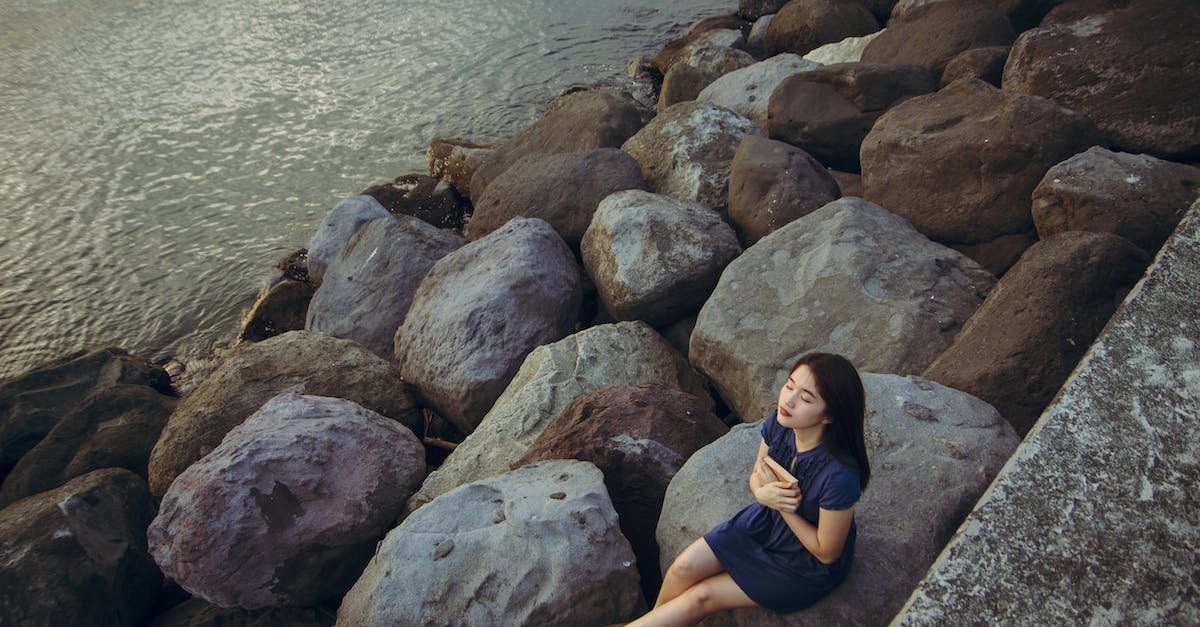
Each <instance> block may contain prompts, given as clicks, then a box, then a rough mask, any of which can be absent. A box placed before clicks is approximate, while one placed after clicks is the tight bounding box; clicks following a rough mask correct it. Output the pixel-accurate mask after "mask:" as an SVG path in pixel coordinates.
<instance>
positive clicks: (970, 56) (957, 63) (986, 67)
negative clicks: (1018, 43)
mask: <svg viewBox="0 0 1200 627" xmlns="http://www.w3.org/2000/svg"><path fill="white" fill-rule="evenodd" d="M1008 49H1009V47H1008V46H987V47H984V48H971V49H970V50H964V51H963V52H960V53H959V54H958V55H956V56H955V57H954V58H953V59H950V61H949V62H947V63H946V67H945V68H943V69H942V78H941V84H942V86H946V85H949V84H950V83H953V82H954V81H956V80H958V79H960V78H977V79H979V80H981V81H983V82H985V83H987V84H989V85H995V86H996V87H999V86H1000V81H1001V79H1002V78H1003V74H1004V64H1005V62H1007V61H1008Z"/></svg>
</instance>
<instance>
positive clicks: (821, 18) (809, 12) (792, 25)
mask: <svg viewBox="0 0 1200 627" xmlns="http://www.w3.org/2000/svg"><path fill="white" fill-rule="evenodd" d="M877 30H879V22H878V21H876V19H875V16H874V15H872V14H871V11H870V10H869V9H867V7H866V5H864V4H862V3H861V2H858V1H857V0H842V1H839V0H791V2H788V3H787V4H785V5H783V7H782V8H780V9H779V11H778V12H777V13H776V14H775V17H774V18H773V19H772V20H771V23H770V24H768V25H767V32H766V33H765V34H764V38H763V39H764V41H763V43H764V45H765V46H766V50H767V52H768V53H769V54H779V53H781V52H793V53H796V54H800V55H803V54H805V53H808V52H810V51H812V50H813V49H814V48H818V47H820V46H823V45H825V44H831V43H834V42H838V41H841V40H843V39H845V38H847V37H861V36H863V35H869V34H871V33H874V32H875V31H877Z"/></svg>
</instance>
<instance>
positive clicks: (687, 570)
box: [667, 540, 721, 581]
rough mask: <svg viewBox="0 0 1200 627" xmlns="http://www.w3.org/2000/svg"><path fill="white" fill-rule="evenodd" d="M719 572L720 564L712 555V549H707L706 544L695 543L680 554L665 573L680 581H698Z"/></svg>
mask: <svg viewBox="0 0 1200 627" xmlns="http://www.w3.org/2000/svg"><path fill="white" fill-rule="evenodd" d="M700 542H703V540H701V541H700ZM720 570H721V562H719V561H718V560H717V558H716V556H715V555H713V552H712V549H710V548H708V545H707V544H704V545H700V544H699V543H697V544H696V545H693V546H690V547H688V548H687V549H686V550H684V552H683V553H680V554H679V557H676V558H675V561H673V562H671V566H670V567H669V568H668V569H667V572H668V573H673V574H674V575H675V576H676V577H680V578H682V579H686V580H696V581H698V580H700V579H704V578H707V577H709V576H711V575H713V574H715V573H717V572H720Z"/></svg>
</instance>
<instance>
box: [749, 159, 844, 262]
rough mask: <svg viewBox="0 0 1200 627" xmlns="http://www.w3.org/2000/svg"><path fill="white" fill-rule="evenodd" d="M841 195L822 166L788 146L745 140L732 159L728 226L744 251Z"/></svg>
mask: <svg viewBox="0 0 1200 627" xmlns="http://www.w3.org/2000/svg"><path fill="white" fill-rule="evenodd" d="M841 196H842V194H841V190H840V188H839V185H838V182H837V181H835V180H834V178H833V176H832V175H831V174H830V173H829V171H828V170H826V169H825V166H823V165H821V162H819V161H817V160H816V159H814V158H813V157H812V155H810V154H808V153H807V152H805V151H803V150H801V149H800V148H797V147H795V146H792V145H790V144H787V143H784V142H781V141H776V140H773V139H766V138H763V137H755V136H749V137H746V138H745V139H743V140H742V143H741V145H739V146H738V149H737V152H735V153H734V155H733V163H732V166H731V168H730V172H729V223H730V224H732V225H733V228H734V230H736V231H737V234H738V239H740V240H741V242H742V244H744V245H746V246H750V245H752V244H754V243H755V242H757V241H758V240H760V239H762V238H763V237H765V236H766V235H767V234H768V233H770V232H772V231H774V230H776V229H778V228H779V227H781V226H783V225H785V224H787V223H789V222H791V221H792V220H795V219H796V218H800V217H803V216H806V215H808V214H810V213H812V212H813V211H816V210H817V209H820V208H821V207H824V206H825V205H826V204H828V203H830V202H833V201H834V200H837V199H838V198H840V197H841Z"/></svg>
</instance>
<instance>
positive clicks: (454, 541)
mask: <svg viewBox="0 0 1200 627" xmlns="http://www.w3.org/2000/svg"><path fill="white" fill-rule="evenodd" d="M641 604H642V601H641V594H640V592H639V590H638V577H637V571H636V569H635V567H634V557H633V551H632V550H631V549H630V547H629V542H628V541H627V540H626V539H625V537H624V536H622V535H621V532H620V531H619V530H618V527H617V513H616V512H615V511H614V510H613V506H612V501H611V500H610V499H609V496H608V492H607V490H605V487H604V477H603V475H602V474H601V473H600V470H599V469H598V468H596V467H595V466H594V465H592V464H591V463H590V462H583V461H576V460H557V461H548V462H541V463H538V464H531V465H528V466H525V467H523V468H521V469H519V470H515V471H512V472H510V473H507V474H504V475H501V476H499V477H493V478H490V479H485V480H482V481H479V482H476V483H472V484H469V485H465V486H462V487H460V488H459V489H457V490H453V491H451V492H448V493H446V494H444V495H442V496H441V497H439V498H437V499H436V500H434V501H433V502H432V503H430V504H429V505H428V506H426V507H423V508H421V510H420V511H419V512H416V513H415V514H413V515H412V516H410V517H408V519H407V520H405V521H404V522H403V523H402V524H401V525H400V526H399V527H397V528H395V529H394V530H392V532H391V533H389V534H388V535H387V538H385V539H384V541H383V542H382V543H381V544H380V545H379V550H378V552H376V554H375V557H374V558H372V559H371V561H370V563H369V564H368V565H367V568H366V570H365V571H364V572H363V574H362V577H361V578H359V580H358V582H357V583H355V584H354V587H353V588H352V589H351V590H350V592H349V593H347V594H346V596H345V598H344V599H343V601H342V605H341V607H340V608H338V620H337V624H338V625H352V626H354V627H360V626H361V627H367V626H371V625H428V626H433V625H447V624H454V625H562V626H564V627H566V626H573V625H606V624H611V623H617V622H624V621H627V620H629V619H632V618H633V617H634V616H635V615H636V614H637V612H638V611H639V610H641V609H642V605H641Z"/></svg>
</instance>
